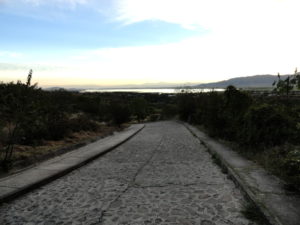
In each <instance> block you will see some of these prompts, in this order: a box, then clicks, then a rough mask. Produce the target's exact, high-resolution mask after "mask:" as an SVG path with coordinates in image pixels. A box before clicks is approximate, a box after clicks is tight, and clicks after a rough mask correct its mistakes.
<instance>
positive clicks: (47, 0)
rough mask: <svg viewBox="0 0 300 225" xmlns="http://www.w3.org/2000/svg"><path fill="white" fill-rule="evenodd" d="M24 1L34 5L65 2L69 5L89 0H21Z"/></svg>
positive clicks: (80, 3)
mask: <svg viewBox="0 0 300 225" xmlns="http://www.w3.org/2000/svg"><path fill="white" fill-rule="evenodd" d="M22 1H23V2H25V3H30V4H33V5H35V6H39V5H44V4H67V5H71V6H73V7H74V6H76V5H82V4H86V3H88V1H89V0H22Z"/></svg>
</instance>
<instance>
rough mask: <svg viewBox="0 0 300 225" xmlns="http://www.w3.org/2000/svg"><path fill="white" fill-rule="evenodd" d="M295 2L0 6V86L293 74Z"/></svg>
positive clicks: (75, 1) (1, 2)
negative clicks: (29, 80) (30, 74)
mask: <svg viewBox="0 0 300 225" xmlns="http://www.w3.org/2000/svg"><path fill="white" fill-rule="evenodd" d="M299 9H300V2H298V1H296V0H265V1H258V0H251V1H250V0H246V1H240V0H228V1H223V0H209V1H208V0H185V1H183V0H175V1H174V0H160V1H159V0H151V1H149V0H101V1H97V0H48V1H44V0H0V26H1V31H2V34H3V35H1V37H0V40H1V42H0V74H1V75H0V81H4V82H7V81H17V80H25V79H26V76H27V74H28V71H29V69H33V82H38V83H39V86H43V87H44V86H66V85H69V86H72V85H73V86H76V85H100V86H120V85H129V84H130V85H141V84H145V83H161V82H164V83H173V84H178V85H184V84H186V83H193V84H196V83H197V84H200V83H208V82H216V81H221V80H226V79H230V78H234V77H243V76H250V75H257V74H277V73H278V72H280V73H281V74H291V73H293V71H294V69H295V68H296V67H300V62H299V59H298V56H297V54H298V52H299V51H300V45H299V43H298V42H299V39H300V31H299V29H296V28H297V26H298V11H299Z"/></svg>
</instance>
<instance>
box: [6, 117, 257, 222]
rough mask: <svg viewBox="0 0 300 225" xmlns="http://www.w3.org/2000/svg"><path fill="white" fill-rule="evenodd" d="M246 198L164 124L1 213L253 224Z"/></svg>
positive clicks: (45, 218) (178, 128)
mask: <svg viewBox="0 0 300 225" xmlns="http://www.w3.org/2000/svg"><path fill="white" fill-rule="evenodd" d="M243 203H244V199H243V197H242V195H241V193H240V192H239V190H238V189H237V188H236V187H235V186H234V184H233V182H232V181H231V180H229V179H228V178H227V177H226V175H225V174H223V173H222V172H221V170H220V169H219V168H218V167H217V166H216V165H215V164H213V163H212V160H211V157H210V155H209V153H207V152H206V150H205V148H204V147H203V146H202V145H201V144H200V143H199V141H198V140H197V139H195V138H194V137H193V136H192V135H191V134H190V133H189V132H188V131H187V130H186V128H185V127H183V126H182V125H180V124H178V123H176V122H158V123H150V124H147V125H146V128H144V130H143V131H141V132H140V133H139V134H137V135H136V136H135V137H134V138H132V139H131V140H129V141H128V142H126V143H125V144H123V145H121V146H119V147H118V148H117V149H115V150H113V151H112V152H110V153H108V154H106V155H105V156H103V157H101V158H99V159H97V160H95V161H94V162H92V163H91V164H89V165H87V166H85V167H82V168H81V169H78V170H75V171H73V172H72V173H70V174H69V175H67V176H64V177H62V178H60V179H58V180H56V181H54V182H52V183H50V184H48V185H46V186H44V187H42V188H40V189H37V190H35V191H33V192H32V193H29V194H27V195H25V196H23V197H21V198H19V199H16V200H15V201H13V202H11V203H9V204H4V205H2V206H1V207H0V224H18V225H19V224H49V225H50V224H101V225H110V224H112V225H115V224H116V225H121V224H122V225H125V224H128V225H142V224H161V225H163V224H164V225H171V224H172V225H175V224H178V225H188V224H189V225H192V224H195V225H196V224H197V225H225V224H230V225H253V223H252V222H250V221H248V220H247V219H245V218H244V217H243V216H242V214H241V213H240V210H241V208H242V205H243Z"/></svg>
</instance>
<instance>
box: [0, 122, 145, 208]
mask: <svg viewBox="0 0 300 225" xmlns="http://www.w3.org/2000/svg"><path fill="white" fill-rule="evenodd" d="M144 127H145V125H144V124H136V125H131V126H130V127H129V128H127V129H125V130H124V131H122V132H117V133H116V134H114V135H112V136H108V137H105V138H103V139H100V140H98V141H95V142H93V143H90V144H87V145H85V146H83V147H80V148H78V149H75V150H73V151H71V152H67V153H65V154H63V155H60V156H57V157H55V158H53V159H50V160H47V161H45V162H42V163H40V164H38V165H37V166H35V167H31V168H29V169H27V170H23V171H21V172H19V173H16V174H13V175H11V176H8V177H5V178H2V179H0V204H2V203H5V202H9V201H11V200H13V199H15V198H16V197H19V196H21V195H23V194H25V193H28V192H29V191H32V190H34V189H36V188H38V187H41V186H43V185H45V184H47V183H50V182H51V181H53V180H55V179H57V178H59V177H62V176H64V175H66V174H67V173H70V172H71V171H73V170H75V169H78V168H79V167H82V166H84V165H86V164H87V163H89V162H91V161H92V160H94V159H96V158H98V157H100V156H102V155H104V154H106V153H107V152H109V151H111V150H113V149H115V148H116V147H118V146H120V145H121V144H123V143H124V142H126V141H127V140H129V139H130V138H132V137H133V136H135V135H136V134H137V133H138V132H139V131H141V130H142V129H143V128H144Z"/></svg>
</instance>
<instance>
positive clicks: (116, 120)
mask: <svg viewBox="0 0 300 225" xmlns="http://www.w3.org/2000/svg"><path fill="white" fill-rule="evenodd" d="M174 102H175V98H174V97H169V96H168V95H160V94H138V93H80V92H70V91H66V90H63V89H61V90H55V91H45V90H42V89H41V88H39V87H38V85H37V84H32V71H30V72H29V74H28V77H27V81H26V83H22V82H20V81H18V82H16V83H14V82H10V83H0V151H1V152H0V157H1V158H0V159H1V160H0V164H1V165H0V166H1V168H2V169H3V170H4V171H8V170H10V169H11V168H12V167H13V166H14V165H28V164H30V163H34V162H35V161H36V160H42V159H45V157H46V158H47V156H54V155H55V154H56V153H57V152H61V151H58V149H60V148H62V147H65V146H66V145H74V144H76V143H78V142H82V141H84V140H87V139H91V138H92V139H95V138H97V137H101V136H106V135H109V134H111V133H113V132H114V131H117V130H120V129H122V128H124V127H126V124H128V123H129V122H130V123H134V122H142V121H155V120H159V119H164V118H169V117H171V116H172V115H173V114H176V111H174V107H173V106H174V105H175V103H174ZM62 152H63V151H62Z"/></svg>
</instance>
